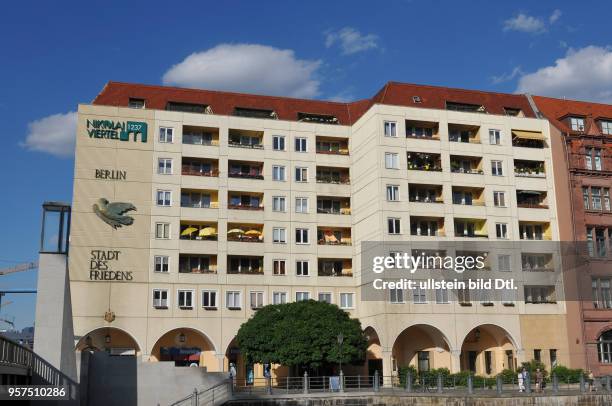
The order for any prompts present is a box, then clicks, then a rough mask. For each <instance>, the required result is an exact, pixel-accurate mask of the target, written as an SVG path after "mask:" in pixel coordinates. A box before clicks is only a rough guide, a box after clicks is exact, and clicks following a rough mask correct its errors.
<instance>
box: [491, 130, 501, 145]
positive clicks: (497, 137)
mask: <svg viewBox="0 0 612 406" xmlns="http://www.w3.org/2000/svg"><path fill="white" fill-rule="evenodd" d="M489 144H490V145H501V130H498V129H495V128H491V129H489Z"/></svg>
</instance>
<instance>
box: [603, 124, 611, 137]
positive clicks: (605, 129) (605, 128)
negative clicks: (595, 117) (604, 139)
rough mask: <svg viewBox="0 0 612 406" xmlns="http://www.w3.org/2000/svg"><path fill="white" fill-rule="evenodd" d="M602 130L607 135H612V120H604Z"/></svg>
mask: <svg viewBox="0 0 612 406" xmlns="http://www.w3.org/2000/svg"><path fill="white" fill-rule="evenodd" d="M601 132H602V133H604V134H607V135H612V121H602V122H601Z"/></svg>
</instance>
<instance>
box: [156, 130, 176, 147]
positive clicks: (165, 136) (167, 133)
mask: <svg viewBox="0 0 612 406" xmlns="http://www.w3.org/2000/svg"><path fill="white" fill-rule="evenodd" d="M159 142H160V143H162V144H172V143H173V142H174V128H172V127H159Z"/></svg>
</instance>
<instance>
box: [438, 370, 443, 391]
mask: <svg viewBox="0 0 612 406" xmlns="http://www.w3.org/2000/svg"><path fill="white" fill-rule="evenodd" d="M438 393H442V374H438Z"/></svg>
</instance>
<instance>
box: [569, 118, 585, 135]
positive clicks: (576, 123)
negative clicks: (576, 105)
mask: <svg viewBox="0 0 612 406" xmlns="http://www.w3.org/2000/svg"><path fill="white" fill-rule="evenodd" d="M570 126H571V128H572V131H579V132H583V131H584V118H583V117H570Z"/></svg>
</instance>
